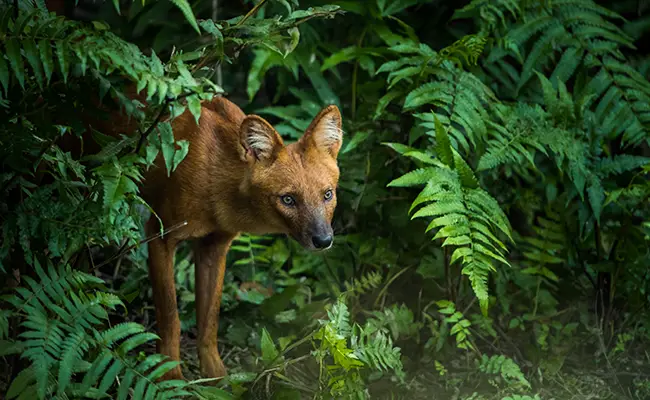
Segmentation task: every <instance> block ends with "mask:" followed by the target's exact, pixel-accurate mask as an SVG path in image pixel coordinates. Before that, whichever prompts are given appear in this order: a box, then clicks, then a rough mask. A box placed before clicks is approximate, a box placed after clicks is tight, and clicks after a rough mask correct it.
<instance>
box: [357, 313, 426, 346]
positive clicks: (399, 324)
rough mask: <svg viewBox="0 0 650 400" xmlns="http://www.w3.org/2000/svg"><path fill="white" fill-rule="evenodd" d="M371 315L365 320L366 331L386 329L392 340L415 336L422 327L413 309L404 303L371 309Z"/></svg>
mask: <svg viewBox="0 0 650 400" xmlns="http://www.w3.org/2000/svg"><path fill="white" fill-rule="evenodd" d="M371 315H372V318H369V319H368V320H367V321H366V327H365V329H366V331H368V330H370V329H372V330H373V331H379V330H386V331H387V332H389V333H390V336H391V337H392V338H393V340H398V339H400V337H402V338H406V337H411V336H416V334H417V332H418V331H419V330H420V328H421V327H422V323H421V322H416V321H415V317H414V316H413V311H411V309H409V308H408V307H407V306H406V305H405V304H402V305H397V304H393V305H392V306H391V307H386V308H384V309H382V310H381V311H372V312H371Z"/></svg>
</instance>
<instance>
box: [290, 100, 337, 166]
mask: <svg viewBox="0 0 650 400" xmlns="http://www.w3.org/2000/svg"><path fill="white" fill-rule="evenodd" d="M342 125H343V121H342V118H341V112H340V111H339V108H338V107H337V106H335V105H331V106H328V107H325V108H324V109H323V110H322V111H321V112H319V113H318V115H316V117H315V118H314V120H313V121H312V122H311V124H310V125H309V127H308V128H307V130H306V131H305V134H304V135H303V136H302V138H300V142H301V145H302V147H303V149H305V150H308V149H318V150H320V151H323V152H326V153H328V154H330V155H331V156H332V157H334V158H336V157H337V156H338V154H339V150H340V149H341V145H342V144H343V130H342Z"/></svg>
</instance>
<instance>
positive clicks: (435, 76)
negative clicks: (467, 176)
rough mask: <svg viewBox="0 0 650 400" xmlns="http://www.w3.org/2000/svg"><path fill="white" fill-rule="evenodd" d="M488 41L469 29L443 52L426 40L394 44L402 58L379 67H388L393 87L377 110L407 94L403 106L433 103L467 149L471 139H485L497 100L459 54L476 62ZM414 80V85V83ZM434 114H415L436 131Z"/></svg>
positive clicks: (474, 141) (457, 141)
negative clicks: (463, 65) (491, 108)
mask: <svg viewBox="0 0 650 400" xmlns="http://www.w3.org/2000/svg"><path fill="white" fill-rule="evenodd" d="M484 44H485V39H484V38H483V37H481V36H474V35H469V36H465V37H463V38H462V39H460V40H459V41H457V42H456V43H454V44H452V45H451V46H449V47H446V48H444V49H443V50H441V51H440V52H439V53H437V52H435V51H434V50H432V49H431V48H430V47H429V46H427V45H425V44H422V43H420V44H416V43H412V42H411V43H406V44H400V45H396V46H393V47H392V48H391V50H393V51H394V52H395V53H396V54H397V55H399V56H400V57H401V58H400V59H398V60H392V61H388V62H386V63H384V64H383V65H382V66H381V67H380V68H379V69H378V70H377V73H382V72H388V77H387V81H388V90H389V91H388V93H386V94H385V95H384V97H383V98H382V99H380V100H379V102H378V106H377V109H376V111H375V116H376V117H377V116H379V115H380V114H381V113H382V112H383V110H384V109H385V108H386V107H387V106H388V104H390V102H391V101H393V100H394V99H396V98H399V97H400V96H401V95H402V94H404V95H405V96H406V97H405V98H404V104H403V109H404V110H405V111H413V110H416V109H418V108H420V107H422V106H428V107H434V109H433V115H435V116H436V117H437V118H438V119H439V120H440V122H441V123H442V124H443V125H444V126H445V127H446V128H447V129H448V131H449V134H450V137H451V139H452V140H453V142H454V147H456V148H460V149H463V151H465V152H467V151H469V148H470V143H471V144H472V145H474V146H476V144H477V142H480V141H483V140H484V136H485V134H486V131H487V127H486V125H485V121H486V120H487V119H488V114H487V112H486V105H487V104H490V103H491V102H497V100H496V98H495V96H494V94H493V93H492V91H491V90H490V89H489V88H488V87H487V86H485V85H484V84H483V83H482V82H481V81H480V80H479V79H477V77H476V76H475V75H473V74H471V73H469V72H465V71H463V70H462V68H461V65H460V64H461V62H460V58H463V59H465V61H466V62H467V63H468V64H472V63H475V62H476V60H477V59H478V57H479V55H480V54H481V52H482V49H483V46H484ZM429 79H430V81H428V82H427V83H424V84H420V83H421V82H422V81H427V80H429ZM398 84H399V85H398ZM413 86H415V89H411V88H412V87H413ZM433 115H432V114H430V113H425V114H416V117H418V118H419V119H420V120H421V121H422V123H421V126H422V127H423V128H425V129H426V130H427V131H428V132H434V133H435V126H434V121H433Z"/></svg>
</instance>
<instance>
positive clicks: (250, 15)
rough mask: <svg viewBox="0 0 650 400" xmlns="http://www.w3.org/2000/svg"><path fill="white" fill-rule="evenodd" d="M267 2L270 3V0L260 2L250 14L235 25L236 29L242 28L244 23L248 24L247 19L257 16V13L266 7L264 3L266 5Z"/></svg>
mask: <svg viewBox="0 0 650 400" xmlns="http://www.w3.org/2000/svg"><path fill="white" fill-rule="evenodd" d="M267 1H268V0H262V1H260V2H259V3H257V4H256V5H255V7H253V8H252V9H251V10H250V11H249V12H247V13H246V15H244V18H242V19H241V20H240V21H239V22H237V23H236V24H235V26H234V27H235V28H238V27H239V26H241V25H242V24H243V23H244V22H246V20H247V19H249V18H250V17H252V16H253V15H255V14H256V13H257V11H258V10H259V9H260V8H262V6H263V5H264V3H266V2H267Z"/></svg>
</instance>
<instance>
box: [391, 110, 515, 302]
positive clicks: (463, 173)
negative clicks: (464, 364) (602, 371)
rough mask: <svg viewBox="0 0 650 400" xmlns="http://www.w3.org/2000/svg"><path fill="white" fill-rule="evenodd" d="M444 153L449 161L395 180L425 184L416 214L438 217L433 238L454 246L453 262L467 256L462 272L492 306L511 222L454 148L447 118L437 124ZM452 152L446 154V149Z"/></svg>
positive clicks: (415, 204)
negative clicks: (491, 282)
mask: <svg viewBox="0 0 650 400" xmlns="http://www.w3.org/2000/svg"><path fill="white" fill-rule="evenodd" d="M436 118H437V117H435V116H432V119H434V126H435V128H436V138H437V149H436V150H437V152H438V153H439V154H438V156H439V157H441V155H442V158H449V155H452V160H449V161H450V162H449V163H446V162H444V163H443V164H442V165H439V166H435V167H427V168H425V169H420V170H416V171H417V172H415V171H412V172H409V173H407V174H405V175H404V176H402V177H399V178H397V179H395V180H394V181H392V182H391V183H389V186H416V185H425V187H424V189H423V190H422V191H421V192H420V194H419V195H418V197H417V198H416V199H415V200H414V201H413V204H412V205H411V210H410V212H411V211H413V210H414V209H415V208H416V207H420V206H422V207H420V208H419V209H418V210H417V211H416V212H415V213H414V214H413V217H412V218H432V220H431V222H430V223H429V226H428V227H427V231H429V230H432V229H437V233H436V234H435V235H434V237H433V240H436V239H441V240H442V242H443V243H442V246H453V247H454V248H455V250H454V251H453V253H452V257H451V262H452V263H454V262H456V261H461V262H462V266H463V267H462V273H463V274H466V275H468V277H469V280H470V282H471V283H472V288H473V289H474V292H475V293H476V296H477V297H478V299H479V301H480V304H481V309H482V310H483V312H486V311H487V299H488V290H487V279H488V275H489V272H490V271H494V270H495V269H494V267H493V265H492V264H493V263H494V262H496V261H498V262H502V263H504V264H506V265H508V262H507V260H506V259H505V251H506V247H505V245H504V244H503V243H502V242H501V240H499V239H498V238H497V235H496V234H495V233H496V232H500V233H501V234H504V235H505V236H506V237H508V238H509V239H510V240H512V238H511V235H510V230H511V229H510V224H509V222H508V220H507V218H506V216H505V214H504V213H503V211H502V210H501V207H500V206H499V204H498V203H497V201H496V200H494V198H492V197H491V196H490V195H489V194H488V193H487V192H485V191H484V190H483V189H481V188H480V186H479V184H478V180H477V179H476V177H475V175H474V172H473V171H472V170H471V169H470V167H469V166H468V165H467V163H466V162H465V160H463V159H462V157H461V156H460V155H459V154H458V153H457V152H456V151H455V150H454V149H453V148H452V146H451V142H450V140H449V138H448V136H447V132H446V130H445V129H444V128H443V126H442V124H439V123H438V124H435V121H436ZM445 154H446V155H445Z"/></svg>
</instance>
